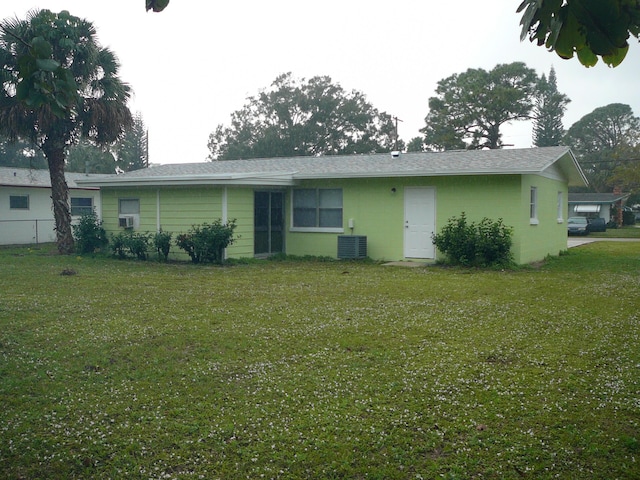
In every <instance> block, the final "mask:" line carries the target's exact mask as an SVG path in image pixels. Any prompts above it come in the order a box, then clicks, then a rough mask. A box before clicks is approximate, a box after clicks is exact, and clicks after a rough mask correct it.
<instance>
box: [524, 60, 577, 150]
mask: <svg viewBox="0 0 640 480" xmlns="http://www.w3.org/2000/svg"><path fill="white" fill-rule="evenodd" d="M570 101H571V100H570V99H569V97H567V96H566V95H564V94H562V93H560V92H558V85H557V82H556V71H555V70H554V68H553V67H551V71H550V72H549V79H548V80H547V78H546V77H545V75H544V73H543V74H542V77H540V80H539V82H538V91H537V94H536V97H535V105H534V107H533V118H534V122H533V144H534V145H535V146H536V147H555V146H557V145H560V144H561V143H562V137H563V136H564V127H563V125H562V117H563V116H564V111H565V110H566V108H567V104H568V103H569V102H570Z"/></svg>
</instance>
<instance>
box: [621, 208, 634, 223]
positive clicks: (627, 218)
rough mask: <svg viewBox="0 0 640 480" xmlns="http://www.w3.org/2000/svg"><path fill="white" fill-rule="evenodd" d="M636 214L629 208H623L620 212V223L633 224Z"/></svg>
mask: <svg viewBox="0 0 640 480" xmlns="http://www.w3.org/2000/svg"><path fill="white" fill-rule="evenodd" d="M635 224H636V214H635V213H634V212H632V211H631V210H625V211H623V212H622V225H635Z"/></svg>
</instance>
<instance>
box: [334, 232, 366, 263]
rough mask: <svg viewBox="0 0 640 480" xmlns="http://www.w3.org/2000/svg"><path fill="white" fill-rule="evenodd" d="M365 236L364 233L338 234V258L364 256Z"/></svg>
mask: <svg viewBox="0 0 640 480" xmlns="http://www.w3.org/2000/svg"><path fill="white" fill-rule="evenodd" d="M366 256H367V237H366V236H364V235H338V258H342V259H348V258H366Z"/></svg>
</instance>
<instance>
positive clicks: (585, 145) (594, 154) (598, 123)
mask: <svg viewBox="0 0 640 480" xmlns="http://www.w3.org/2000/svg"><path fill="white" fill-rule="evenodd" d="M564 142H565V143H566V144H567V145H569V146H571V147H572V149H573V151H574V153H575V154H576V157H577V159H578V162H579V163H580V166H581V167H582V169H583V170H584V172H585V174H586V175H587V178H588V180H589V183H590V186H591V187H592V188H593V189H594V190H595V191H597V192H605V191H610V190H611V182H610V180H611V175H612V173H613V171H614V170H615V169H616V168H619V167H622V166H624V165H626V164H627V163H628V161H629V160H630V159H631V158H632V157H633V156H634V153H633V152H634V151H635V150H637V146H638V145H639V144H640V118H638V117H636V116H634V114H633V110H632V109H631V107H630V106H629V105H625V104H622V103H612V104H610V105H606V106H604V107H598V108H596V109H595V110H594V111H593V112H591V113H589V114H587V115H585V116H584V117H582V118H581V119H580V120H578V121H577V122H576V123H574V124H573V125H572V126H571V128H570V129H569V130H568V131H567V135H566V137H565V140H564Z"/></svg>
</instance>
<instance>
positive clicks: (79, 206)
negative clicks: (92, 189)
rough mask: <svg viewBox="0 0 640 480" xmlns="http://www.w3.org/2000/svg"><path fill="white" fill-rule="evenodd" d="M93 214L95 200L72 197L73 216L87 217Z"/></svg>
mask: <svg viewBox="0 0 640 480" xmlns="http://www.w3.org/2000/svg"><path fill="white" fill-rule="evenodd" d="M91 212H93V198H91V197H71V215H86V214H87V213H91Z"/></svg>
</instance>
